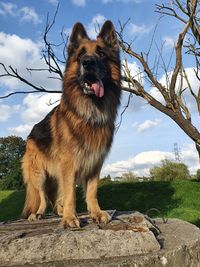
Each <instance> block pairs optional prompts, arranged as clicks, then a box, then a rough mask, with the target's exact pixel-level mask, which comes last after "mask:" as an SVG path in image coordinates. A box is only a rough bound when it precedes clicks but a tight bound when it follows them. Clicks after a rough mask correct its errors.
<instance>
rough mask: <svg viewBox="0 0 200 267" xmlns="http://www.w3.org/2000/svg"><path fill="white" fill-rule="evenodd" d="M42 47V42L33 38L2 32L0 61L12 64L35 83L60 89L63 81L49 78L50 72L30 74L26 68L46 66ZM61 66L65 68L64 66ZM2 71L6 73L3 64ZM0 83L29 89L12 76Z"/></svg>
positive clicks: (0, 70)
mask: <svg viewBox="0 0 200 267" xmlns="http://www.w3.org/2000/svg"><path fill="white" fill-rule="evenodd" d="M41 47H42V46H41V43H40V42H33V41H32V40H31V39H23V38H20V37H19V36H18V35H15V34H13V35H10V34H6V33H4V32H0V62H3V63H4V64H5V66H7V67H8V66H9V65H12V67H13V68H14V69H17V70H18V73H19V74H20V75H21V76H22V77H24V78H25V79H27V80H29V81H30V82H32V83H34V84H35V85H38V86H43V87H44V88H46V89H49V90H60V88H61V82H59V81H58V80H55V79H49V78H48V77H49V76H50V74H49V73H48V72H43V71H39V72H38V71H37V72H32V75H30V73H29V72H28V71H27V69H26V68H40V69H43V68H46V64H45V62H44V61H43V60H41V54H40V51H41ZM60 67H61V68H62V69H64V66H60ZM0 72H1V73H4V71H3V68H2V66H0ZM51 76H53V75H51ZM0 84H1V85H4V86H6V87H8V88H9V90H11V91H12V90H16V89H17V90H19V89H20V90H23V89H27V85H25V84H23V83H22V82H20V81H19V80H18V79H15V78H11V77H2V78H1V79H0Z"/></svg>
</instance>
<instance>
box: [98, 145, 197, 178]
mask: <svg viewBox="0 0 200 267" xmlns="http://www.w3.org/2000/svg"><path fill="white" fill-rule="evenodd" d="M164 159H168V160H174V159H175V155H174V153H172V152H167V151H146V152H142V153H139V154H137V155H136V156H133V157H130V158H129V159H127V160H123V161H117V162H115V163H111V164H107V165H106V166H104V168H103V171H102V172H103V173H104V174H111V175H112V176H113V177H116V176H120V175H121V174H122V173H124V172H129V171H131V172H134V173H135V174H136V175H138V176H148V175H149V170H150V168H152V167H154V166H158V165H159V164H160V163H161V161H162V160H164ZM181 159H182V162H184V163H185V164H186V165H187V166H188V167H189V171H190V173H191V174H194V173H196V171H197V169H198V168H199V160H198V155H197V151H196V149H195V146H194V144H191V143H190V144H184V145H183V147H182V149H181Z"/></svg>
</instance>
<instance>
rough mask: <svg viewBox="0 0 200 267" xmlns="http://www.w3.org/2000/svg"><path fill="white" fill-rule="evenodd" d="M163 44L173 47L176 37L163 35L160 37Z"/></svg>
mask: <svg viewBox="0 0 200 267" xmlns="http://www.w3.org/2000/svg"><path fill="white" fill-rule="evenodd" d="M162 40H163V42H164V44H165V46H167V47H170V48H174V47H175V43H176V39H174V38H172V37H170V36H164V37H163V38H162Z"/></svg>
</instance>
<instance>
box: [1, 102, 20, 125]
mask: <svg viewBox="0 0 200 267" xmlns="http://www.w3.org/2000/svg"><path fill="white" fill-rule="evenodd" d="M19 109H20V105H14V106H9V105H3V104H2V105H0V122H5V121H7V120H8V119H9V118H10V117H11V115H12V114H14V113H16V112H18V111H19Z"/></svg>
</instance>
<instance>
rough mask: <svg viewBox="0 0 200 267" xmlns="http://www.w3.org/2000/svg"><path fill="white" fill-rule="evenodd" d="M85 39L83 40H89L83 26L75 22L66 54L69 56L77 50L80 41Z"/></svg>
mask: <svg viewBox="0 0 200 267" xmlns="http://www.w3.org/2000/svg"><path fill="white" fill-rule="evenodd" d="M83 38H85V39H89V37H88V35H87V33H86V30H85V28H84V27H83V25H82V24H81V23H80V22H77V23H76V24H75V25H74V27H73V29H72V33H71V36H70V43H69V46H68V54H69V55H70V54H71V53H73V51H74V49H77V48H78V46H79V44H80V42H81V40H82V39H83Z"/></svg>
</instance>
